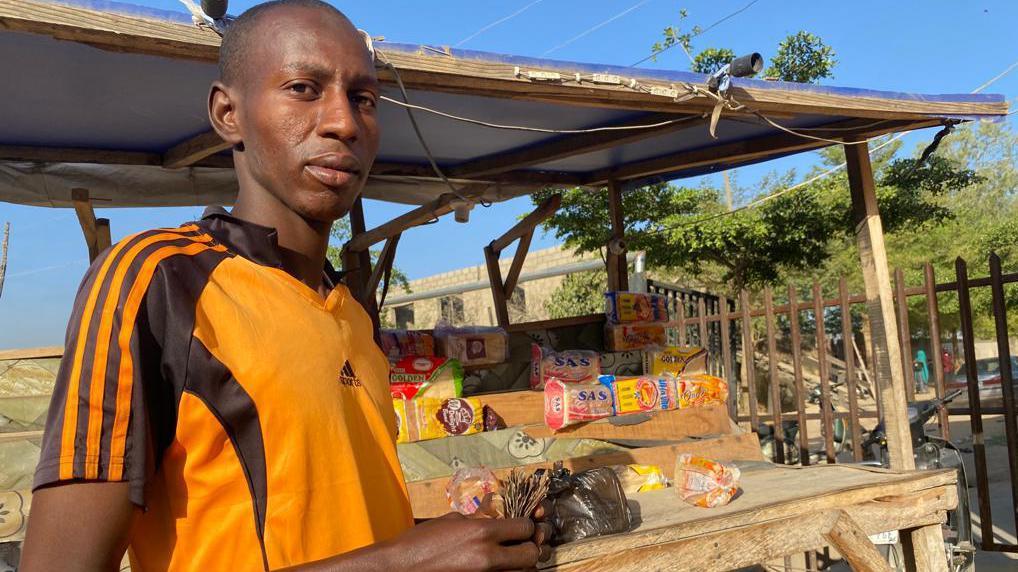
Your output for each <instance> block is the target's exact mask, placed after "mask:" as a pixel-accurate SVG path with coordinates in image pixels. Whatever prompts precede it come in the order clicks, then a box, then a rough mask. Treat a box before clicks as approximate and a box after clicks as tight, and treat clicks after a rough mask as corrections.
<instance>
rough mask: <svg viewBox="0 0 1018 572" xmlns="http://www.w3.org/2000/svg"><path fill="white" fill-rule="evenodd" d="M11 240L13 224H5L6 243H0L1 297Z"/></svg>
mask: <svg viewBox="0 0 1018 572" xmlns="http://www.w3.org/2000/svg"><path fill="white" fill-rule="evenodd" d="M10 238H11V223H9V222H7V223H4V241H3V242H2V243H0V296H2V295H3V293H4V276H6V274H7V241H8V240H10Z"/></svg>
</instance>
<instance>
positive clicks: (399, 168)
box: [371, 161, 584, 186]
mask: <svg viewBox="0 0 1018 572" xmlns="http://www.w3.org/2000/svg"><path fill="white" fill-rule="evenodd" d="M371 174H372V175H380V176H392V177H416V178H422V179H431V180H435V181H440V180H441V179H439V178H438V176H436V175H435V171H434V170H433V169H432V168H431V166H430V165H416V164H409V163H391V162H387V161H376V162H375V164H374V165H372V167H371ZM583 179H584V176H583V174H581V173H569V172H565V171H546V170H540V169H532V170H517V171H506V172H502V173H497V174H491V175H486V176H482V175H476V176H471V177H462V176H461V177H451V180H452V182H453V183H457V182H461V183H471V182H485V183H506V184H516V185H535V186H540V185H569V186H576V185H580V184H581V183H582V181H583Z"/></svg>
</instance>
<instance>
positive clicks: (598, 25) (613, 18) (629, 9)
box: [541, 0, 650, 56]
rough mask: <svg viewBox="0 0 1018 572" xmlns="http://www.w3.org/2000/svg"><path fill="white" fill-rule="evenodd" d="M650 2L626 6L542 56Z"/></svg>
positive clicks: (644, 0) (643, 1) (644, 1)
mask: <svg viewBox="0 0 1018 572" xmlns="http://www.w3.org/2000/svg"><path fill="white" fill-rule="evenodd" d="M648 2H650V0H641V1H640V2H637V3H636V4H634V5H632V6H630V7H629V8H626V9H625V10H623V11H621V12H619V13H618V14H615V15H614V16H612V17H611V18H608V19H607V20H605V21H604V22H601V23H600V24H597V25H595V26H593V27H591V28H588V29H587V30H585V31H583V32H581V33H579V34H577V35H575V36H573V37H572V38H569V39H568V40H566V41H564V42H562V43H561V44H559V45H557V46H555V47H554V48H551V49H548V50H545V51H544V53H543V54H541V55H542V56H546V55H548V54H550V53H552V52H555V51H558V50H561V49H562V48H564V47H566V46H568V45H569V44H571V43H573V42H575V41H576V40H579V39H580V38H582V37H584V36H586V35H588V34H591V33H593V32H596V31H597V30H600V29H601V28H603V27H605V26H607V25H608V24H611V23H612V22H614V21H615V20H618V19H619V18H621V17H623V16H625V15H626V14H628V13H630V12H632V11H633V10H636V9H637V8H639V7H641V6H643V5H644V4H646V3H648Z"/></svg>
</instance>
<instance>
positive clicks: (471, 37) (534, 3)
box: [455, 0, 544, 48]
mask: <svg viewBox="0 0 1018 572" xmlns="http://www.w3.org/2000/svg"><path fill="white" fill-rule="evenodd" d="M543 1H544V0H534V1H533V2H530V3H529V4H527V5H526V6H524V7H522V8H520V9H519V10H517V11H515V12H513V13H512V14H509V15H508V16H503V17H501V18H499V19H498V20H495V21H494V22H492V23H490V24H488V25H487V26H484V27H483V28H481V29H480V30H477V31H476V32H474V33H473V34H470V35H469V36H467V37H466V38H463V39H462V40H460V41H459V42H456V46H455V47H457V48H458V47H460V46H462V45H463V44H465V43H467V42H469V41H470V40H473V39H474V38H476V37H477V36H480V35H481V34H483V33H485V32H487V31H488V30H490V29H492V28H494V27H495V26H498V25H499V24H504V23H505V22H508V21H509V20H512V19H513V18H515V17H516V16H519V15H520V14H522V13H524V12H526V11H527V10H529V9H531V8H533V7H534V6H536V5H538V4H540V3H541V2H543Z"/></svg>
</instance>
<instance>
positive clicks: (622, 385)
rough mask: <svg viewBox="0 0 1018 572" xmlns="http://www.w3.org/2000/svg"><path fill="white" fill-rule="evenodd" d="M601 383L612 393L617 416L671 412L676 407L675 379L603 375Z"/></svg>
mask: <svg viewBox="0 0 1018 572" xmlns="http://www.w3.org/2000/svg"><path fill="white" fill-rule="evenodd" d="M600 381H601V384H602V385H604V386H605V387H607V388H608V389H609V390H610V391H611V395H612V405H613V409H614V413H615V415H628V414H630V413H646V412H648V411H659V410H669V409H675V407H676V387H675V380H674V378H671V377H653V376H649V375H644V376H631V377H616V376H614V375H602V376H601V378H600Z"/></svg>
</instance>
